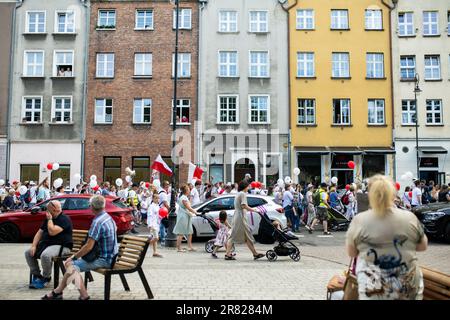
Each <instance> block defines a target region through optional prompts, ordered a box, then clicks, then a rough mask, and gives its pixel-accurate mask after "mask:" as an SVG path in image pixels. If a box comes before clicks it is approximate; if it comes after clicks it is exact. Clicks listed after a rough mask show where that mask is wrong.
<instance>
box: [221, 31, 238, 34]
mask: <svg viewBox="0 0 450 320" xmlns="http://www.w3.org/2000/svg"><path fill="white" fill-rule="evenodd" d="M217 33H219V34H227V33H229V34H239V33H240V31H217Z"/></svg>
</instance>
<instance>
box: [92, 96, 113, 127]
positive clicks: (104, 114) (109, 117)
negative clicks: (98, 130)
mask: <svg viewBox="0 0 450 320" xmlns="http://www.w3.org/2000/svg"><path fill="white" fill-rule="evenodd" d="M112 121H113V100H112V99H95V119H94V122H95V123H101V124H102V123H108V124H109V123H112Z"/></svg>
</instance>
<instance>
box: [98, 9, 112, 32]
mask: <svg viewBox="0 0 450 320" xmlns="http://www.w3.org/2000/svg"><path fill="white" fill-rule="evenodd" d="M115 27H116V10H99V11H98V22H97V28H99V29H114V28H115Z"/></svg>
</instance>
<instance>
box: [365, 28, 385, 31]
mask: <svg viewBox="0 0 450 320" xmlns="http://www.w3.org/2000/svg"><path fill="white" fill-rule="evenodd" d="M364 30H365V31H384V28H383V29H364Z"/></svg>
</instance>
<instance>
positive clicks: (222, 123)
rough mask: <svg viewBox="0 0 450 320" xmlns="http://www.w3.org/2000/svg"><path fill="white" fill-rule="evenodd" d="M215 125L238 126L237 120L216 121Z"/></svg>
mask: <svg viewBox="0 0 450 320" xmlns="http://www.w3.org/2000/svg"><path fill="white" fill-rule="evenodd" d="M216 125H217V126H238V125H239V122H216Z"/></svg>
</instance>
